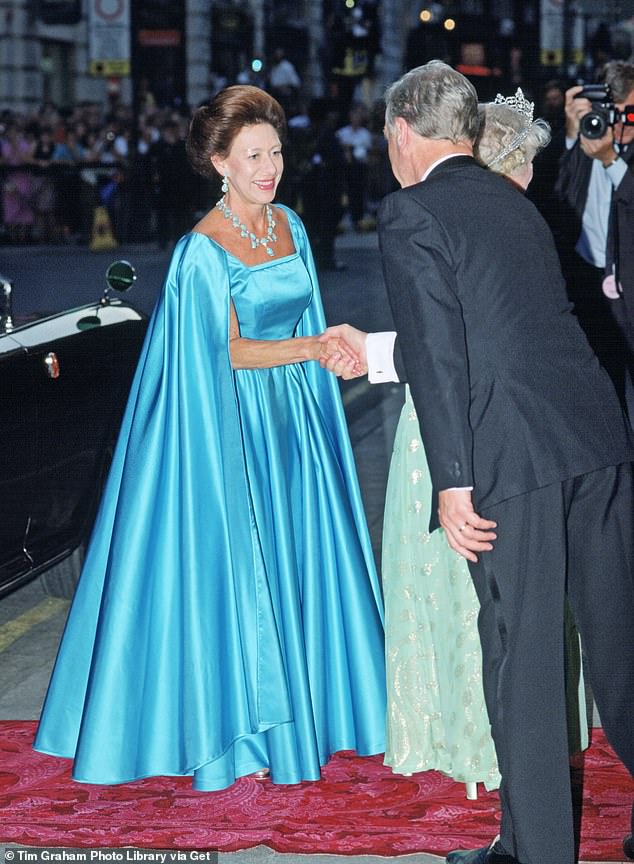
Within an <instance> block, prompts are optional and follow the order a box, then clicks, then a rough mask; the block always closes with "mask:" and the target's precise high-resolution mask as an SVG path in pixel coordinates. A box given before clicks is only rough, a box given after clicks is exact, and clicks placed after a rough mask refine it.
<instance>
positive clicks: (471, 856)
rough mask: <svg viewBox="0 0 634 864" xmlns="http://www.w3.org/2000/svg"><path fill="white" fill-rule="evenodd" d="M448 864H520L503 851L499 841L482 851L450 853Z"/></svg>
mask: <svg viewBox="0 0 634 864" xmlns="http://www.w3.org/2000/svg"><path fill="white" fill-rule="evenodd" d="M446 861H447V864H520V862H519V861H518V860H517V858H514V857H513V856H512V855H509V854H508V853H507V852H505V851H504V849H502V847H501V846H500V844H499V843H498V842H497V840H494V841H493V843H491V845H490V846H484V847H483V848H482V849H471V850H470V851H468V852H450V853H449V854H448V855H447V858H446Z"/></svg>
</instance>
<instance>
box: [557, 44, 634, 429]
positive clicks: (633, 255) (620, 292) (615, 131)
mask: <svg viewBox="0 0 634 864" xmlns="http://www.w3.org/2000/svg"><path fill="white" fill-rule="evenodd" d="M601 78H602V84H603V85H604V87H603V88H597V87H589V88H588V87H583V86H580V85H578V86H575V87H571V88H570V89H568V90H567V91H566V102H565V113H566V150H565V152H564V154H563V155H562V157H561V162H560V168H559V177H558V180H557V191H558V193H559V195H560V198H561V199H562V201H564V202H565V203H567V204H568V205H569V206H570V208H571V210H572V211H573V213H574V216H575V217H576V218H575V219H572V220H570V225H571V232H572V233H571V234H570V236H568V237H567V238H566V237H559V238H558V240H559V251H560V255H561V259H562V267H563V270H564V274H565V276H566V281H567V284H568V291H569V294H570V298H571V300H572V301H573V302H574V304H575V310H576V313H577V316H578V318H579V321H580V323H581V325H582V326H583V328H584V329H585V331H586V334H587V336H588V339H589V341H590V343H591V344H592V346H593V348H594V350H595V352H596V353H597V355H598V356H599V359H600V360H601V361H602V363H603V364H604V366H605V367H606V369H607V370H608V372H609V373H610V375H611V376H612V378H613V380H614V383H615V385H616V387H617V390H618V391H619V395H620V396H621V398H622V400H623V401H624V402H625V403H627V404H628V405H629V410H630V415H631V416H632V417H634V389H633V388H632V383H631V382H632V379H631V373H632V372H633V371H634V244H633V243H632V237H633V236H634V145H633V144H632V141H633V140H634V122H632V120H634V118H633V117H632V111H634V108H631V110H630V111H628V112H627V114H626V112H625V108H626V106H630V107H631V106H633V105H634V65H633V64H631V63H625V62H623V61H612V62H610V63H607V64H606V65H605V67H604V68H603V71H602V74H601ZM586 97H588V98H586ZM628 369H629V372H630V375H628V374H627V370H628Z"/></svg>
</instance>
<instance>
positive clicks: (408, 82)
mask: <svg viewBox="0 0 634 864" xmlns="http://www.w3.org/2000/svg"><path fill="white" fill-rule="evenodd" d="M397 117H402V118H403V120H405V121H406V123H407V124H408V125H409V126H410V127H411V128H412V129H413V130H414V132H416V133H417V134H418V135H421V136H422V137H423V138H440V139H448V140H449V141H453V143H454V144H457V143H458V142H459V141H469V142H471V143H473V141H475V139H476V136H477V134H478V129H479V125H480V121H479V119H478V96H477V93H476V91H475V87H474V86H473V84H471V82H470V81H468V80H467V79H466V78H465V77H464V75H461V74H460V72H457V71H456V70H455V69H452V68H451V66H448V65H447V64H446V63H443V62H442V61H441V60H430V61H429V63H425V65H424V66H417V67H416V68H415V69H411V70H410V71H409V72H406V73H405V75H403V76H402V77H401V78H399V80H398V81H395V82H394V84H391V85H390V86H389V87H388V89H387V90H386V92H385V124H386V126H387V128H388V131H393V130H394V121H395V120H396V118H397Z"/></svg>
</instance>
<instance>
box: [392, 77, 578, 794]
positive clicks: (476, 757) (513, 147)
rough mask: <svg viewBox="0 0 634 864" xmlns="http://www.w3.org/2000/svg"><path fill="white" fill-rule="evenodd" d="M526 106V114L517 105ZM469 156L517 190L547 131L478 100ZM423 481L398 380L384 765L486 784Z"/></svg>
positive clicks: (469, 600) (486, 768) (489, 744)
mask: <svg viewBox="0 0 634 864" xmlns="http://www.w3.org/2000/svg"><path fill="white" fill-rule="evenodd" d="M527 112H529V113H530V117H529V116H528V113H527ZM481 117H482V127H481V131H480V136H479V138H478V141H477V142H476V158H478V159H479V161H480V162H481V163H482V164H483V165H485V166H486V167H488V168H489V169H490V170H493V171H496V172H497V173H500V174H503V175H504V176H505V177H506V178H507V179H508V180H509V182H513V183H515V184H516V185H518V186H520V187H521V188H526V186H527V185H528V183H529V182H530V179H531V177H532V160H533V158H534V156H535V154H536V152H537V151H538V150H539V149H541V147H544V146H545V145H546V144H547V143H548V141H549V139H550V132H549V129H548V126H547V124H545V123H544V122H543V121H540V120H536V121H533V119H532V103H528V102H527V101H526V100H525V99H524V96H523V94H522V93H521V90H518V92H517V93H516V94H515V96H513V97H510V98H508V99H505V98H504V97H502V96H498V97H497V98H496V101H495V102H492V103H488V104H486V105H484V106H482V107H481ZM431 500H432V483H431V477H430V474H429V469H428V466H427V459H426V456H425V451H424V448H423V443H422V438H421V434H420V429H419V425H418V418H417V416H416V410H415V408H414V403H413V401H412V399H411V395H410V392H409V388H408V387H406V397H405V404H404V406H403V409H402V412H401V415H400V418H399V422H398V426H397V430H396V435H395V440H394V448H393V453H392V459H391V463H390V471H389V477H388V486H387V492H386V505H385V516H384V527H383V546H382V582H383V592H384V601H385V640H386V674H387V691H388V710H387V734H386V738H387V740H386V752H385V764H386V765H389V766H391V768H392V770H393V771H394V772H395V773H399V774H412V773H414V772H417V771H426V770H430V769H435V770H438V771H442V772H443V773H445V774H448V775H449V776H450V777H452V778H453V779H454V780H457V781H460V782H462V783H466V784H468V790H467V791H468V794H469V796H470V797H473V796H474V795H475V788H474V787H475V784H477V783H483V784H484V786H485V788H486V789H495V788H497V787H498V786H499V781H500V775H499V773H498V767H497V759H496V755H495V748H494V744H493V740H492V738H491V731H490V725H489V718H488V715H487V710H486V705H485V702H484V693H483V689H482V674H481V666H482V655H481V649H480V640H479V635H478V629H477V618H478V612H479V603H478V599H477V596H476V593H475V589H474V587H473V582H472V580H471V576H470V574H469V569H468V567H467V562H466V561H465V559H464V558H462V557H461V556H460V555H458V553H457V552H454V551H453V549H451V547H450V546H449V544H448V543H447V540H446V538H445V535H444V532H443V530H442V528H439V529H437V530H436V531H434V532H432V533H430V532H429V530H428V526H429V519H430V509H431ZM562 638H565V640H566V644H567V655H568V657H567V660H568V680H567V698H568V704H569V738H570V749H571V752H574V751H575V750H577V749H582V748H585V747H586V746H587V743H588V734H587V724H586V723H585V721H582V720H581V719H580V718H583V717H584V716H585V690H584V685H583V677H582V675H581V665H580V654H579V641H578V635H577V632H576V629H575V627H574V624H573V623H572V622H571V620H570V616H569V617H568V622H567V630H566V633H565V634H562Z"/></svg>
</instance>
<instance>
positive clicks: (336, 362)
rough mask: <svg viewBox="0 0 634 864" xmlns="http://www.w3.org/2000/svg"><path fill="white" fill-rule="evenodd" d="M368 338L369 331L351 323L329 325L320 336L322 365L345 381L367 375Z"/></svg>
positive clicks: (319, 358)
mask: <svg viewBox="0 0 634 864" xmlns="http://www.w3.org/2000/svg"><path fill="white" fill-rule="evenodd" d="M366 338H367V333H364V332H363V331H362V330H357V329H356V327H351V326H350V324H338V325H337V326H336V327H328V328H327V329H326V330H324V332H323V333H322V334H321V336H319V337H318V342H319V345H320V353H319V357H318V358H317V359H318V360H319V363H320V365H321V366H322V367H323V368H324V369H328V371H329V372H332V373H333V374H334V375H337V377H338V378H343V379H344V381H348V380H349V379H350V378H359V377H360V376H361V375H367V372H368V362H367V355H366V348H365V342H366Z"/></svg>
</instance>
